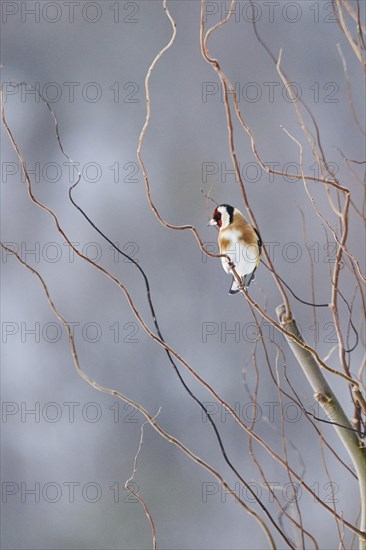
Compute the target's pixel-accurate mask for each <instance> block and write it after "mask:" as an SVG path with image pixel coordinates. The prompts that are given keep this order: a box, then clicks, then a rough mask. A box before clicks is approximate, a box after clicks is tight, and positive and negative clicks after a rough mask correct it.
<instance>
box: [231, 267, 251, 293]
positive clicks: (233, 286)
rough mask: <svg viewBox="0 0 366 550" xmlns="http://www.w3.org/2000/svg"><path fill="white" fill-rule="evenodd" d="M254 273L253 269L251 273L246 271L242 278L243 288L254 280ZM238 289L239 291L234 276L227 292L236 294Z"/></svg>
mask: <svg viewBox="0 0 366 550" xmlns="http://www.w3.org/2000/svg"><path fill="white" fill-rule="evenodd" d="M254 273H255V269H254V271H252V273H248V274H247V275H244V277H243V278H242V282H243V286H244V288H245V289H247V288H248V286H249V285H250V283H251V282H252V281H254V279H255V275H254ZM239 291H240V288H239V285H238V283H237V282H236V279H235V277H233V280H232V283H231V287H230V290H229V294H237V293H238V292H239Z"/></svg>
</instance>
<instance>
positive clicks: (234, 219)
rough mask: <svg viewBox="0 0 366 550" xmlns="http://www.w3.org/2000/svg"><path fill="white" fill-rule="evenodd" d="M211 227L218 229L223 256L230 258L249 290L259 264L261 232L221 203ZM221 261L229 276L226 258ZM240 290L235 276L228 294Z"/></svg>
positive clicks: (234, 209)
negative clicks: (214, 226)
mask: <svg viewBox="0 0 366 550" xmlns="http://www.w3.org/2000/svg"><path fill="white" fill-rule="evenodd" d="M209 225H217V226H218V228H219V236H218V243H219V247H220V254H226V255H227V256H229V258H230V259H231V261H232V262H233V264H234V266H235V269H236V271H237V273H238V275H240V277H241V278H242V281H243V286H244V288H245V289H247V288H248V286H249V284H250V282H251V281H252V280H253V278H254V272H255V270H256V269H257V267H258V264H259V261H260V255H261V248H262V241H261V238H260V235H259V233H258V231H257V230H256V229H255V228H254V227H252V226H251V225H250V224H249V223H248V222H247V220H246V219H245V218H244V216H243V214H242V213H241V212H240V211H239V210H238V209H237V208H233V207H232V206H230V205H229V204H220V206H218V207H217V208H216V210H215V211H214V213H213V216H212V219H211V220H210V222H209ZM221 262H222V267H223V268H224V270H225V271H226V273H230V268H229V264H228V261H227V259H226V258H224V257H223V258H221ZM239 290H240V288H239V285H238V283H237V282H236V280H235V278H234V277H233V282H232V284H231V287H230V290H229V294H236V293H237V292H239Z"/></svg>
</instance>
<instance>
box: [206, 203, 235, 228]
mask: <svg viewBox="0 0 366 550" xmlns="http://www.w3.org/2000/svg"><path fill="white" fill-rule="evenodd" d="M233 219H234V207H233V206H230V204H220V206H218V207H217V208H216V210H215V211H214V213H213V215H212V219H211V220H210V221H209V225H217V226H218V227H219V228H220V229H225V228H226V227H228V226H229V225H230V224H231V223H233Z"/></svg>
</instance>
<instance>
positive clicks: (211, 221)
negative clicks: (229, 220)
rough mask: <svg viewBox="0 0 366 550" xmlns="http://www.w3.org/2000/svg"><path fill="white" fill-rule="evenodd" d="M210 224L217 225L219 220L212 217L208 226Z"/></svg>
mask: <svg viewBox="0 0 366 550" xmlns="http://www.w3.org/2000/svg"><path fill="white" fill-rule="evenodd" d="M209 225H217V221H216V220H214V219H213V218H212V219H211V220H210V221H209V222H208V224H207V227H208V226H209Z"/></svg>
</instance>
